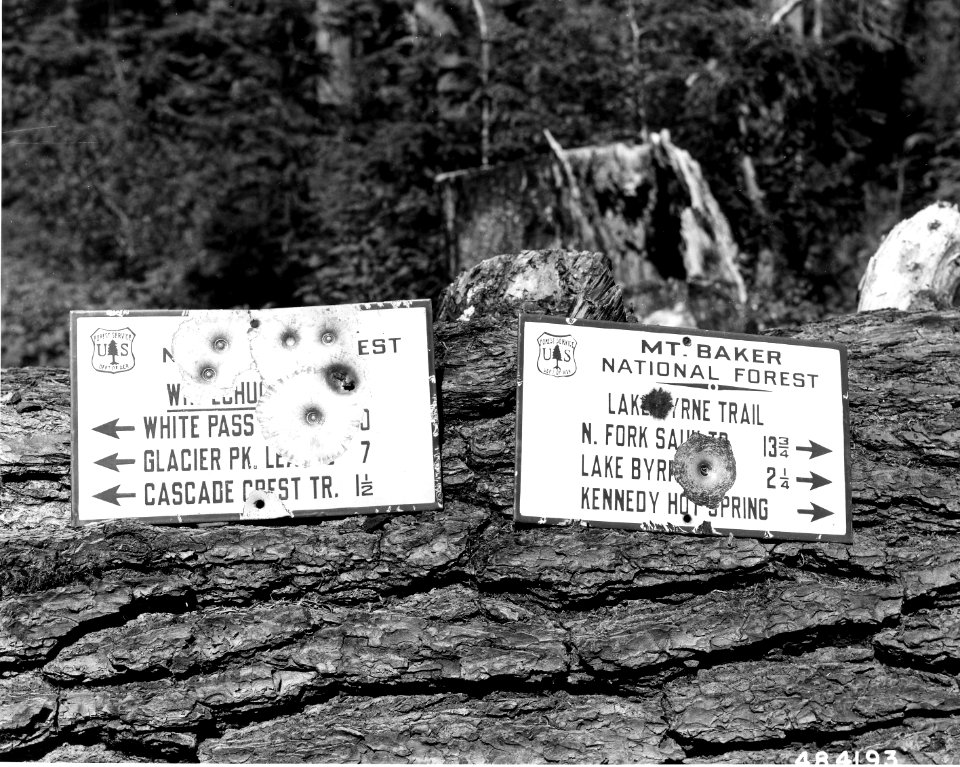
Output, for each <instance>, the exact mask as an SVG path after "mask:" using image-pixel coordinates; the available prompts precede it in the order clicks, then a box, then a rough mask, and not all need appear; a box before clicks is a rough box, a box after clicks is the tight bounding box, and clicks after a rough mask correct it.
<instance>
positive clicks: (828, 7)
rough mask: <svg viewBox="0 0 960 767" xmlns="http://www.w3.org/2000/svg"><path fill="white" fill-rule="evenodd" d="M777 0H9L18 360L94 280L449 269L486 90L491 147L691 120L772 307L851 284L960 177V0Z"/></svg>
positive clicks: (264, 298) (359, 291) (275, 293)
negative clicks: (454, 187) (458, 205)
mask: <svg viewBox="0 0 960 767" xmlns="http://www.w3.org/2000/svg"><path fill="white" fill-rule="evenodd" d="M776 5H777V3H773V4H771V3H770V2H761V1H760V0H690V1H689V2H683V3H676V2H673V1H672V0H570V2H556V1H555V0H482V3H481V4H480V8H481V9H483V10H484V11H485V13H484V16H485V21H486V26H487V28H488V31H487V33H486V35H485V37H484V39H481V38H482V37H483V36H482V35H481V25H480V24H479V19H478V15H477V3H476V0H448V1H447V2H442V1H441V0H383V1H380V0H342V2H332V1H331V0H270V2H267V1H266V0H262V1H256V0H235V1H234V2H226V1H225V0H46V1H45V2H37V1H36V0H33V1H28V0H5V1H4V4H3V132H4V134H3V219H2V226H3V229H2V239H3V262H2V263H3V280H2V287H3V318H2V319H3V365H23V364H27V365H38V364H39V365H46V364H54V365H64V364H66V362H67V356H68V321H67V313H68V311H69V310H70V309H75V308H165V307H192V308H196V307H214V308H225V307H233V306H254V307H266V306H285V305H294V304H311V303H338V302H348V301H361V300H380V299H390V298H409V297H431V298H435V297H436V296H437V295H438V293H439V291H440V290H441V289H442V287H443V286H444V285H445V284H446V283H447V282H448V281H449V279H450V277H451V275H450V274H448V273H447V272H448V267H447V258H446V255H445V247H446V243H445V240H444V233H443V226H442V220H441V210H440V199H439V196H438V194H437V191H436V187H435V183H434V179H435V177H436V175H437V174H438V173H442V172H445V171H452V170H457V169H464V168H471V167H476V166H478V165H480V164H481V161H482V157H481V134H482V132H483V122H484V121H483V119H482V114H483V112H484V110H485V109H486V111H487V113H488V114H489V126H488V127H489V150H488V152H489V156H488V158H487V159H488V161H489V163H491V164H496V163H501V162H506V161H511V160H517V159H521V158H525V157H530V156H535V155H538V154H543V153H547V152H549V151H550V150H549V147H548V146H547V144H546V142H545V140H544V137H543V131H544V129H548V130H549V131H550V132H551V133H552V134H553V135H554V136H555V137H556V138H557V140H558V141H559V142H560V143H561V144H562V145H563V146H564V147H577V146H582V145H587V144H600V143H603V142H610V141H633V140H637V139H638V138H639V137H640V136H642V135H643V134H644V132H645V131H646V130H648V129H649V130H660V129H663V128H667V129H669V130H670V132H671V135H672V137H673V141H674V142H675V143H676V144H677V145H678V146H682V147H683V148H684V149H686V150H687V151H689V152H690V153H691V154H692V155H693V157H694V158H696V159H697V160H699V162H700V163H701V164H702V166H703V170H704V173H705V176H706V178H707V180H708V182H709V184H710V186H711V188H712V189H713V192H714V194H715V196H716V197H717V199H718V201H719V203H720V206H721V208H722V209H723V211H724V212H725V213H726V215H727V216H728V218H729V219H730V223H731V225H732V227H733V231H734V235H735V238H736V240H737V243H738V245H739V247H740V250H741V253H742V256H741V257H742V259H743V266H744V272H745V275H746V276H747V287H748V290H749V291H750V294H751V302H752V303H751V306H752V307H753V312H754V314H755V316H754V318H753V319H754V324H755V325H756V327H761V328H762V327H768V326H770V325H773V324H779V323H787V322H794V321H800V320H807V319H813V318H816V317H820V316H823V315H825V314H828V313H834V312H841V311H850V310H852V309H853V308H854V307H855V302H856V285H857V282H858V280H859V277H860V274H861V273H862V271H863V267H864V265H865V263H866V260H867V259H868V258H869V256H870V255H871V254H872V253H873V251H874V250H875V249H876V246H877V245H878V244H879V242H880V240H881V238H882V236H883V234H884V233H885V232H886V231H888V230H889V229H890V227H892V226H893V224H895V223H896V222H897V221H898V220H900V219H901V218H903V217H904V216H906V215H909V214H910V213H912V212H914V211H915V210H917V209H919V208H920V207H922V206H924V205H926V204H928V203H930V202H933V201H934V200H936V199H945V200H948V201H953V202H956V201H958V199H960V120H958V114H960V0H876V2H862V1H861V0H819V2H815V3H808V4H799V5H798V6H797V7H798V9H799V10H798V11H797V12H796V13H794V14H793V22H792V23H780V24H776V25H772V24H771V23H770V17H771V9H772V7H773V8H775V6H776ZM808 5H809V6H812V7H814V10H815V11H816V14H815V16H811V13H810V8H806V7H805V6H808ZM483 42H487V43H488V44H489V54H490V70H489V78H488V81H487V83H486V87H482V80H483V71H482V69H481V66H480V62H481V55H480V51H481V44H482V43H483ZM745 157H746V158H749V160H750V162H751V164H752V167H753V169H754V170H755V181H756V185H755V187H754V188H751V185H750V184H747V183H745V179H744V174H743V163H744V158H745ZM758 189H759V190H760V191H761V193H762V201H761V202H758V199H760V198H758V197H757V196H756V192H757V190H758ZM761 252H766V253H768V254H770V255H769V259H768V264H767V267H768V271H769V269H770V268H773V270H774V272H775V275H776V279H775V280H774V281H773V283H774V284H773V286H772V287H771V286H770V285H769V284H767V283H765V284H764V286H759V285H757V284H756V279H755V270H752V269H750V268H749V267H750V265H751V260H755V259H756V258H757V256H758V254H759V253H761Z"/></svg>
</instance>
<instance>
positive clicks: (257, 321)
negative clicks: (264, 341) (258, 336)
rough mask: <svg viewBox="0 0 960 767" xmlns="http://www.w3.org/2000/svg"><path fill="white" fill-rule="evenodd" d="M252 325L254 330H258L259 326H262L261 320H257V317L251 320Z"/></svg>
mask: <svg viewBox="0 0 960 767" xmlns="http://www.w3.org/2000/svg"><path fill="white" fill-rule="evenodd" d="M250 327H251V328H253V329H254V330H256V329H257V328H259V327H260V320H257V319H253V320H250Z"/></svg>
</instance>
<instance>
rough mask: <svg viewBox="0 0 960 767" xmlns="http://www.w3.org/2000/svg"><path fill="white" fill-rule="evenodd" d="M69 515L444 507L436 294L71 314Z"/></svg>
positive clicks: (225, 517) (277, 514)
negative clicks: (322, 303)
mask: <svg viewBox="0 0 960 767" xmlns="http://www.w3.org/2000/svg"><path fill="white" fill-rule="evenodd" d="M70 343H71V357H72V360H71V378H72V398H73V472H72V478H73V519H74V522H75V523H76V524H83V523H87V522H96V521H99V520H106V519H126V518H138V519H144V520H146V521H150V522H157V523H178V522H179V523H185V522H210V521H230V520H243V519H269V518H290V517H310V516H321V517H326V516H346V515H351V514H382V513H390V512H400V511H420V510H426V509H437V508H440V506H441V504H442V494H441V483H440V452H439V443H438V435H439V428H438V421H437V392H436V377H435V374H434V368H433V329H432V323H431V309H430V302H429V301H398V302H392V303H374V304H356V305H344V306H331V307H306V308H297V309H269V310H262V311H255V310H221V311H213V310H211V311H130V312H128V311H114V312H94V311H84V312H71V315H70Z"/></svg>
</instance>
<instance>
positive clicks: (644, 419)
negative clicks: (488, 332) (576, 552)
mask: <svg viewBox="0 0 960 767" xmlns="http://www.w3.org/2000/svg"><path fill="white" fill-rule="evenodd" d="M519 349H520V359H519V363H518V364H519V374H518V383H517V386H518V389H517V392H518V394H517V399H518V417H517V480H516V502H515V503H516V506H515V518H516V519H517V521H521V522H528V523H541V524H544V523H553V524H561V523H571V522H573V523H580V524H590V525H595V526H604V527H626V528H634V529H644V530H657V531H664V532H677V533H700V534H716V535H730V534H732V535H735V536H746V537H753V538H770V539H781V540H823V541H843V542H850V541H852V537H853V534H852V524H851V513H850V506H851V504H850V452H849V441H850V440H849V408H848V401H847V359H846V350H845V349H844V348H843V347H842V346H840V345H839V344H833V343H827V342H809V341H804V342H800V341H795V340H792V339H768V338H764V337H760V336H746V335H740V334H731V333H717V332H711V331H703V330H687V329H682V328H662V327H650V326H644V325H630V324H619V323H611V322H596V321H589V320H572V319H565V318H558V317H545V316H539V315H523V316H521V318H520V339H519ZM704 488H706V489H707V490H710V491H715V492H713V493H712V495H711V493H709V492H706V491H705V490H704Z"/></svg>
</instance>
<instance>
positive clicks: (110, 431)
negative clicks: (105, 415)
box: [93, 418, 134, 439]
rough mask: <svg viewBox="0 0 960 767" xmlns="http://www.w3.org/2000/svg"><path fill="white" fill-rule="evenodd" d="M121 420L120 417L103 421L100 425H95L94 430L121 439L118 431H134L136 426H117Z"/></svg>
mask: <svg viewBox="0 0 960 767" xmlns="http://www.w3.org/2000/svg"><path fill="white" fill-rule="evenodd" d="M119 420H120V419H119V418H114V419H113V420H112V421H107V422H106V423H102V424H100V425H99V426H94V427H93V430H94V431H98V432H100V433H101V434H106V435H107V436H108V437H113V438H114V439H120V438H119V437H118V436H117V432H118V431H133V428H134V427H132V426H117V422H118V421H119Z"/></svg>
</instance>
